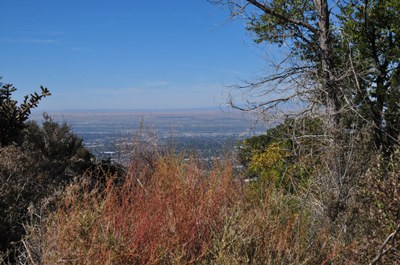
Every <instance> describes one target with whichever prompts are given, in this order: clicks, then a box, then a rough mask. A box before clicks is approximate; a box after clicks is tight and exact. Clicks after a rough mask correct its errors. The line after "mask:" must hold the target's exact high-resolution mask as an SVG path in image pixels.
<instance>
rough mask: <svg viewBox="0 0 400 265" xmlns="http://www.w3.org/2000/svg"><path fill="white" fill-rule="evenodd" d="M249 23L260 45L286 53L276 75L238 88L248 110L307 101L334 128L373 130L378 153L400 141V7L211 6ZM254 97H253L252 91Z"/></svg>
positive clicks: (360, 2)
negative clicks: (246, 94) (245, 94)
mask: <svg viewBox="0 0 400 265" xmlns="http://www.w3.org/2000/svg"><path fill="white" fill-rule="evenodd" d="M210 1H212V2H214V3H217V4H222V5H226V6H228V7H229V8H230V10H231V14H232V16H240V17H242V18H243V19H244V20H245V21H246V25H247V26H246V28H247V30H249V31H250V32H252V33H253V34H254V35H253V36H254V40H255V42H256V43H258V44H260V43H264V42H265V43H270V44H273V45H276V46H278V47H280V48H281V49H282V56H281V60H280V61H279V62H278V63H276V64H275V66H276V71H275V72H273V73H270V74H267V75H265V76H264V77H262V78H261V79H260V80H256V81H249V82H246V83H245V84H239V85H238V88H240V89H249V90H250V93H249V95H250V98H248V100H247V103H248V104H247V106H246V107H242V106H239V105H237V104H236V102H235V101H234V100H232V101H231V103H232V105H233V106H234V107H237V108H240V109H243V110H259V111H261V112H265V111H268V110H271V109H275V108H278V107H279V106H280V104H281V103H285V102H288V101H297V100H300V101H302V102H305V103H306V104H305V105H306V106H307V108H306V110H305V111H304V112H303V113H309V112H308V111H314V113H315V110H318V112H321V110H325V111H324V112H325V113H326V114H328V117H329V119H330V120H331V122H332V124H333V125H334V126H335V127H339V126H340V127H342V126H344V127H345V128H346V127H347V128H350V127H352V128H354V127H357V128H360V126H361V127H365V126H367V127H369V128H372V129H373V139H374V143H375V146H376V147H377V148H378V149H382V150H385V151H387V150H390V149H391V148H392V147H393V145H395V144H398V137H399V126H400V123H399V122H400V121H399V115H400V104H399V95H400V91H399V75H400V65H399V60H400V53H399V40H398V35H399V30H400V28H399V24H398V19H397V18H398V14H399V11H400V4H399V3H398V1H395V0H391V1H378V0H375V1H369V0H341V1H335V2H332V1H328V0H313V1H311V0H309V1H297V0H289V1H286V0H285V1H282V0H268V1H262V2H261V1H255V0H210ZM247 92H248V91H247Z"/></svg>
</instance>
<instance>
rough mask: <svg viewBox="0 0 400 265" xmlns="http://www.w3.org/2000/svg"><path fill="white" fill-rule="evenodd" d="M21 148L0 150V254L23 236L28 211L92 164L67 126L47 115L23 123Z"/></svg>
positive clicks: (89, 157) (14, 145) (80, 143)
mask: <svg viewBox="0 0 400 265" xmlns="http://www.w3.org/2000/svg"><path fill="white" fill-rule="evenodd" d="M24 127H25V129H24V130H23V131H22V132H21V140H20V145H16V144H13V145H8V146H6V147H3V148H0V183H1V187H0V242H1V243H0V251H5V250H6V249H7V248H9V247H10V243H11V242H17V241H18V240H19V239H20V238H21V236H22V235H23V234H24V228H23V223H24V222H25V221H26V217H27V209H28V207H29V206H30V205H36V204H38V203H40V201H41V200H42V199H43V198H45V197H47V196H50V195H51V194H52V193H53V192H54V191H55V190H57V189H60V188H61V187H63V186H64V185H65V184H67V183H69V182H71V181H72V179H73V177H74V176H78V175H80V174H82V173H83V172H84V171H85V170H86V169H87V168H89V167H90V166H91V165H92V162H91V158H92V157H93V156H92V155H91V154H90V152H89V151H88V150H87V149H86V148H85V147H84V146H83V143H82V140H81V139H80V138H78V137H77V136H76V135H75V134H73V133H72V131H71V129H70V128H69V126H67V125H66V124H62V125H59V124H57V123H55V122H54V121H53V120H51V118H49V117H48V116H45V121H44V122H43V124H42V126H39V125H38V124H37V123H35V122H32V121H30V122H27V123H25V124H24Z"/></svg>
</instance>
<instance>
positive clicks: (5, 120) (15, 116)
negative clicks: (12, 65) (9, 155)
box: [0, 83, 50, 147]
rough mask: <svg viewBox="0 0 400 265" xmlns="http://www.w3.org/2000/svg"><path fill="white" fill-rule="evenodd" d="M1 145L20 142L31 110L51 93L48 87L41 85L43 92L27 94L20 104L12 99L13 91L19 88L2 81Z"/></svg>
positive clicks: (0, 93) (0, 103)
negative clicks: (3, 83)
mask: <svg viewBox="0 0 400 265" xmlns="http://www.w3.org/2000/svg"><path fill="white" fill-rule="evenodd" d="M0 86H1V87H0V147H1V146H6V145H9V144H11V143H13V142H18V141H20V140H21V139H20V138H21V133H22V130H23V129H24V128H25V126H26V125H25V121H27V120H28V117H29V114H30V113H31V110H32V109H33V108H35V107H37V105H38V103H39V102H40V100H42V99H43V98H44V97H47V96H49V95H50V92H49V90H48V89H47V88H44V87H41V90H42V92H41V94H40V95H39V94H38V93H36V92H35V93H33V94H31V95H30V96H25V98H24V102H23V103H22V104H21V105H20V106H18V105H17V101H16V100H14V99H12V97H11V96H12V93H13V92H15V91H16V90H17V89H16V88H15V87H13V85H11V84H5V85H2V84H1V83H0Z"/></svg>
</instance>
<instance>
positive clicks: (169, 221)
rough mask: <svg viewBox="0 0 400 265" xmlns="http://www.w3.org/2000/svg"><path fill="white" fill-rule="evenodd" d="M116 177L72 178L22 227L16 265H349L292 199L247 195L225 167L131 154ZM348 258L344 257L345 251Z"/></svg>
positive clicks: (273, 192)
mask: <svg viewBox="0 0 400 265" xmlns="http://www.w3.org/2000/svg"><path fill="white" fill-rule="evenodd" d="M133 154H134V155H133V159H132V162H131V165H130V167H129V169H128V170H127V172H126V175H125V176H124V177H123V178H122V179H118V178H116V177H115V176H109V177H108V178H107V179H106V180H104V181H98V182H97V183H96V184H95V185H93V182H92V181H91V180H90V178H86V179H81V180H79V181H75V182H74V183H73V184H71V185H70V186H68V187H67V188H66V190H65V192H64V195H63V198H62V200H61V201H60V203H59V205H58V207H57V209H56V210H55V211H53V212H51V213H50V214H49V216H48V217H47V218H45V219H44V220H41V223H39V224H36V225H33V226H31V227H30V228H29V227H28V236H27V238H26V239H25V241H24V242H25V243H26V244H25V245H24V251H23V253H22V254H23V255H21V257H23V258H20V263H21V264H60V263H68V264H332V263H346V264H352V259H351V251H352V249H351V245H350V246H349V245H348V244H347V245H344V244H342V242H343V241H337V242H336V241H335V239H336V238H332V237H331V234H330V232H329V227H328V226H327V225H325V224H324V219H321V220H320V219H318V216H316V215H315V214H314V213H313V212H312V211H311V209H312V207H310V206H309V205H307V203H306V201H305V200H302V199H301V196H297V195H296V196H295V195H293V194H288V193H286V192H285V191H284V190H277V189H276V188H274V187H266V188H265V190H264V191H263V192H264V193H265V194H264V195H263V196H261V198H262V199H260V197H254V196H252V195H251V193H249V192H247V189H248V186H247V185H246V184H244V183H243V182H242V181H241V179H240V177H238V176H235V174H234V172H233V171H232V168H233V167H232V160H230V159H226V160H223V161H214V165H213V166H212V168H209V166H208V165H202V163H201V162H200V161H199V160H197V159H195V158H192V159H189V160H188V161H187V160H185V159H183V157H181V156H179V155H174V154H173V152H163V153H162V152H161V153H160V152H157V151H155V150H154V149H151V148H150V149H146V148H144V149H141V148H138V149H136V150H135V152H133ZM349 253H350V254H349Z"/></svg>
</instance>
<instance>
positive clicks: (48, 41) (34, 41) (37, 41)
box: [0, 39, 58, 44]
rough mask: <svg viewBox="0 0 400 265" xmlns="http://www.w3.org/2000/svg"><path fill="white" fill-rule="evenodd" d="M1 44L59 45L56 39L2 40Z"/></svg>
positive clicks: (0, 40)
mask: <svg viewBox="0 0 400 265" xmlns="http://www.w3.org/2000/svg"><path fill="white" fill-rule="evenodd" d="M0 42H3V43H4V42H5V43H30V44H57V43H58V41H57V40H54V39H0Z"/></svg>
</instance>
